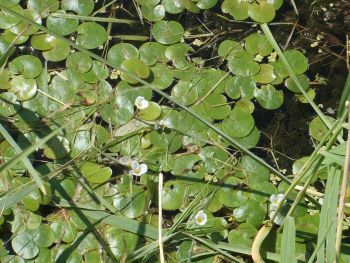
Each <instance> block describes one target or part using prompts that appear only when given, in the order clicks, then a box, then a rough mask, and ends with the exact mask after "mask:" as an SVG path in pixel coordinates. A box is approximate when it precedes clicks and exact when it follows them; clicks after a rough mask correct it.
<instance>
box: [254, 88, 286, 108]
mask: <svg viewBox="0 0 350 263" xmlns="http://www.w3.org/2000/svg"><path fill="white" fill-rule="evenodd" d="M254 95H255V98H256V99H257V101H258V102H259V104H260V105H261V106H262V107H263V108H264V109H267V110H275V109H278V108H279V107H281V105H282V104H283V101H284V96H283V91H282V90H276V89H275V87H274V86H273V85H264V86H262V87H261V88H260V89H256V90H255V92H254Z"/></svg>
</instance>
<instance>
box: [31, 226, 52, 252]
mask: <svg viewBox="0 0 350 263" xmlns="http://www.w3.org/2000/svg"><path fill="white" fill-rule="evenodd" d="M31 233H32V234H33V236H34V242H35V243H36V244H37V245H38V246H39V247H41V248H42V247H49V246H51V245H52V243H53V241H54V232H53V231H52V229H51V228H50V227H49V225H46V224H42V225H41V226H40V227H39V228H38V229H33V230H31Z"/></svg>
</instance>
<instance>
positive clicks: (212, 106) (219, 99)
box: [204, 94, 231, 120]
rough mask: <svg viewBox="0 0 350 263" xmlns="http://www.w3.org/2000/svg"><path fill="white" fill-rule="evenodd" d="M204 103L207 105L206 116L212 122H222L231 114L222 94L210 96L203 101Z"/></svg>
mask: <svg viewBox="0 0 350 263" xmlns="http://www.w3.org/2000/svg"><path fill="white" fill-rule="evenodd" d="M204 103H207V104H208V106H209V112H208V114H209V116H210V118H212V119H214V120H223V119H225V118H226V117H227V116H228V115H229V114H230V112H231V107H230V105H228V104H227V99H226V97H225V96H224V95H222V94H210V95H209V96H207V97H206V98H205V99H204Z"/></svg>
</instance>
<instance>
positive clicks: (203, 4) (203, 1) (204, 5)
mask: <svg viewBox="0 0 350 263" xmlns="http://www.w3.org/2000/svg"><path fill="white" fill-rule="evenodd" d="M217 2H218V0H199V1H198V3H197V6H198V7H199V8H200V9H210V8H212V7H214V6H215V5H216V4H217Z"/></svg>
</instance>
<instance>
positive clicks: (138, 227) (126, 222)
mask: <svg viewBox="0 0 350 263" xmlns="http://www.w3.org/2000/svg"><path fill="white" fill-rule="evenodd" d="M82 213H83V214H85V215H86V216H88V217H91V218H93V219H96V220H102V222H104V223H106V224H109V225H113V226H116V227H118V228H121V229H124V230H126V231H129V232H132V233H135V234H139V235H142V236H146V237H149V238H152V239H154V240H156V239H157V238H158V229H157V228H155V227H152V226H150V225H148V224H147V223H142V222H139V221H137V220H133V219H130V218H127V217H125V216H122V215H111V214H109V213H106V212H102V211H82Z"/></svg>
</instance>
